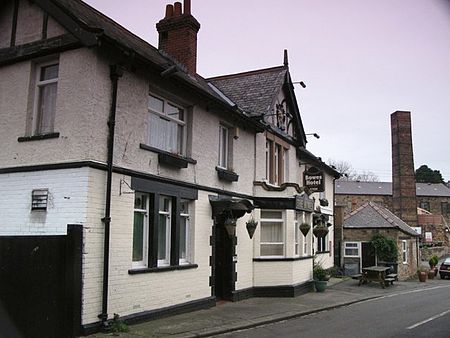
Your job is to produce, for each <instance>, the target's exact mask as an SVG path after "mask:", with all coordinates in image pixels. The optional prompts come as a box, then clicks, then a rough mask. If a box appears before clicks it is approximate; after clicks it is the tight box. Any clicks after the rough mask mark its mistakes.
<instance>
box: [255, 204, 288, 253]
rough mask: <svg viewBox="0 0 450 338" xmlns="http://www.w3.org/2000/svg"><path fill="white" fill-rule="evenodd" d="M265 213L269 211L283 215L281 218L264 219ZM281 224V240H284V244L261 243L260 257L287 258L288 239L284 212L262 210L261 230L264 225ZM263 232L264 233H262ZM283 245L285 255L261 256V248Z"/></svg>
mask: <svg viewBox="0 0 450 338" xmlns="http://www.w3.org/2000/svg"><path fill="white" fill-rule="evenodd" d="M264 211H268V212H280V213H281V218H262V214H263V212H264ZM265 222H266V223H281V231H282V234H281V238H282V239H283V241H282V242H263V241H260V243H259V249H260V257H264V258H279V257H285V256H286V239H285V234H286V231H285V226H286V222H285V213H284V211H283V210H269V209H264V210H261V218H260V223H261V228H262V227H263V223H265ZM261 232H262V231H261ZM280 244H282V245H283V250H282V251H283V253H282V254H281V255H267V256H265V255H262V254H261V246H262V245H280Z"/></svg>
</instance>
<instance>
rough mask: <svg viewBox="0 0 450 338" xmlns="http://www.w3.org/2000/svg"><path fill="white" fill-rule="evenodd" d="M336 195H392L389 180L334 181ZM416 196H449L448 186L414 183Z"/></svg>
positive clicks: (449, 189)
mask: <svg viewBox="0 0 450 338" xmlns="http://www.w3.org/2000/svg"><path fill="white" fill-rule="evenodd" d="M335 186H336V194H337V195H386V196H392V183H391V182H355V181H336V183H335ZM416 194H417V196H435V197H450V188H448V187H447V186H446V185H445V184H442V183H416Z"/></svg>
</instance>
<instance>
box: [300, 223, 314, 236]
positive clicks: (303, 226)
mask: <svg viewBox="0 0 450 338" xmlns="http://www.w3.org/2000/svg"><path fill="white" fill-rule="evenodd" d="M298 228H299V229H300V231H301V232H302V234H303V236H305V237H306V235H307V234H308V232H309V230H310V229H311V224H308V223H302V224H300V225H299V226H298Z"/></svg>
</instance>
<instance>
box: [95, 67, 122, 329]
mask: <svg viewBox="0 0 450 338" xmlns="http://www.w3.org/2000/svg"><path fill="white" fill-rule="evenodd" d="M122 75H123V71H122V69H121V68H120V67H119V66H117V65H113V66H110V78H111V83H112V95H111V111H110V114H109V120H108V128H109V135H108V163H107V165H108V170H107V179H106V199H105V217H104V218H102V222H103V223H104V224H105V238H104V245H103V297H102V313H101V314H100V315H99V318H100V319H101V321H102V326H103V327H107V326H108V287H109V285H108V284H109V283H108V282H109V241H110V228H111V186H112V172H113V155H114V132H115V125H116V107H117V87H118V82H119V78H120V77H122Z"/></svg>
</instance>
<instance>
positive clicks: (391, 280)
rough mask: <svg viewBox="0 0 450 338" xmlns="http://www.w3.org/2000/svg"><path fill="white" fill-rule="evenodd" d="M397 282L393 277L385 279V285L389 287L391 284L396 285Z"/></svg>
mask: <svg viewBox="0 0 450 338" xmlns="http://www.w3.org/2000/svg"><path fill="white" fill-rule="evenodd" d="M395 280H396V279H395V278H393V277H386V278H385V279H384V284H385V285H386V286H388V285H389V283H391V285H394V281H395Z"/></svg>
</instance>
